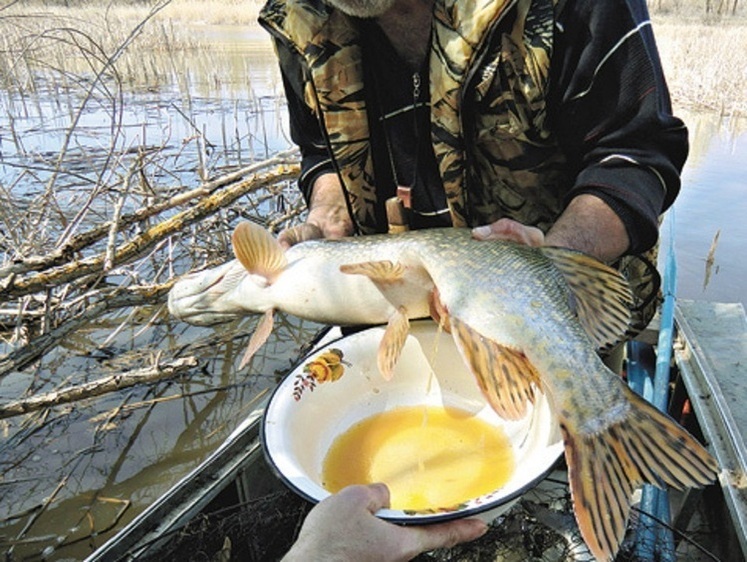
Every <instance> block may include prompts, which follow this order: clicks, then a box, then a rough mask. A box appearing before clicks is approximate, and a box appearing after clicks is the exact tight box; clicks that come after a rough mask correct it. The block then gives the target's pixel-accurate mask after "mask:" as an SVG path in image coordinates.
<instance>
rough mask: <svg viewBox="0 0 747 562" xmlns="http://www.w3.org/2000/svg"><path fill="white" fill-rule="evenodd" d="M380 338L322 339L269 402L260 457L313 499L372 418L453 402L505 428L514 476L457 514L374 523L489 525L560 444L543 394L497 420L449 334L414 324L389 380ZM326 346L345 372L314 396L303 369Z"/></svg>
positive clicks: (386, 513) (367, 334)
mask: <svg viewBox="0 0 747 562" xmlns="http://www.w3.org/2000/svg"><path fill="white" fill-rule="evenodd" d="M383 333H384V331H383V329H382V328H378V327H377V328H370V329H367V330H364V331H361V332H358V333H355V334H352V335H349V336H346V337H342V338H339V339H337V340H334V341H331V342H328V341H325V342H324V343H323V344H322V345H321V346H320V347H318V348H317V349H315V350H314V351H313V352H312V353H310V354H309V356H308V357H307V358H306V359H305V360H304V361H302V362H301V364H300V365H299V366H298V367H296V368H295V369H294V370H293V371H292V372H291V373H290V374H289V375H288V376H287V377H286V378H285V379H284V380H283V382H282V383H281V384H280V385H279V386H278V387H277V389H276V390H275V392H274V394H273V395H272V397H271V398H270V401H269V404H268V406H267V409H266V411H265V415H264V419H263V423H262V437H263V441H264V447H265V455H266V457H267V459H268V461H269V463H270V465H271V466H272V467H273V468H274V470H275V471H276V473H277V474H278V475H279V476H280V478H281V479H282V480H283V481H284V482H285V483H286V484H287V485H288V486H289V487H290V488H291V489H293V490H294V491H295V492H297V493H298V494H300V495H301V496H302V497H304V498H306V499H308V500H311V501H313V502H318V501H321V500H322V499H324V498H325V497H327V496H328V495H329V492H327V491H326V490H325V489H324V488H323V487H322V485H321V483H320V482H321V472H322V463H323V460H324V457H325V455H326V453H327V451H328V450H329V447H330V445H331V444H332V442H333V440H334V439H335V437H337V436H338V435H340V434H341V433H343V432H345V431H346V430H347V429H348V428H350V427H351V426H352V425H353V424H355V423H357V422H359V421H360V420H362V419H365V418H368V417H370V416H372V415H374V414H377V413H380V412H383V411H388V410H391V409H393V408H397V407H400V406H416V405H430V406H439V405H440V406H453V407H456V408H459V409H461V410H465V411H467V412H470V413H473V414H474V415H475V416H479V417H480V418H482V419H483V420H484V421H486V422H488V423H490V424H493V425H495V426H497V427H500V428H502V429H503V431H504V432H505V434H506V435H507V436H508V437H509V439H510V441H511V443H512V446H513V452H514V458H515V470H514V472H513V475H512V476H511V478H510V480H509V481H508V482H506V484H505V485H503V486H502V487H500V488H499V489H497V490H495V491H493V492H491V493H489V494H486V495H484V496H481V497H477V498H473V499H472V500H470V501H468V502H466V503H465V504H463V506H462V507H460V508H459V509H458V510H455V511H454V510H452V511H449V510H446V511H439V512H437V513H411V512H404V511H400V510H394V509H384V510H381V511H380V512H379V513H378V515H379V516H380V517H382V518H384V519H387V520H390V521H395V522H398V523H410V524H416V523H431V522H437V521H445V520H450V519H456V518H459V517H473V516H479V517H481V518H483V519H485V520H488V521H489V520H492V519H494V518H495V517H497V516H498V515H500V513H502V512H503V511H506V510H507V509H508V508H509V507H510V506H511V504H512V503H513V502H514V501H515V500H516V499H517V498H518V497H519V496H521V495H522V494H523V493H524V492H526V491H527V490H529V489H530V488H532V487H534V486H535V485H536V484H537V483H538V482H540V481H541V480H542V479H543V478H544V477H545V476H546V475H547V473H548V472H549V471H550V470H551V469H552V467H553V465H554V464H555V462H556V461H557V460H558V457H559V456H560V455H561V454H562V452H563V445H562V440H561V438H560V432H559V429H558V424H557V421H556V419H555V417H554V416H553V415H552V413H551V412H550V408H549V406H548V403H547V400H546V399H545V397H544V395H542V394H540V393H538V395H537V400H536V403H535V405H534V407H533V408H532V407H530V411H529V413H528V414H527V416H526V417H525V418H524V419H522V420H519V421H506V420H503V419H502V418H500V417H499V416H498V415H497V414H496V413H495V412H494V411H493V410H492V408H491V407H490V406H489V405H488V404H487V402H486V401H485V399H484V398H483V396H482V394H481V393H480V390H479V388H478V387H477V383H476V382H475V380H474V377H473V376H472V374H471V373H470V372H469V371H468V370H467V369H466V367H465V366H464V363H463V361H462V358H461V357H460V355H459V353H458V351H457V349H456V346H455V344H454V342H453V340H452V338H451V336H450V335H449V334H447V333H443V332H442V333H439V332H438V329H437V326H436V324H435V323H433V322H432V321H430V320H422V321H417V322H413V323H412V324H411V333H410V336H409V337H408V339H407V342H406V344H405V347H404V349H403V352H402V356H401V358H400V360H399V362H398V363H397V367H396V369H395V371H394V377H393V379H392V380H391V381H388V382H387V381H385V380H384V379H383V378H382V377H381V375H380V374H379V372H378V369H377V367H376V352H377V348H378V345H379V341H380V340H381V337H382V335H383ZM330 349H338V350H340V351H342V354H343V360H344V361H345V363H346V365H345V366H344V374H343V375H342V376H341V377H340V378H339V379H338V380H335V381H328V382H323V383H317V384H316V385H315V387H314V388H313V390H311V389H309V388H304V387H303V386H302V381H303V377H304V376H306V378H307V379H308V373H307V372H305V371H304V366H305V365H308V364H309V362H311V361H313V360H314V359H315V358H318V357H319V356H320V354H322V353H324V352H325V351H327V350H330ZM431 375H433V376H431ZM429 382H430V385H429ZM299 389H300V390H299ZM294 394H295V395H294ZM297 398H298V399H297Z"/></svg>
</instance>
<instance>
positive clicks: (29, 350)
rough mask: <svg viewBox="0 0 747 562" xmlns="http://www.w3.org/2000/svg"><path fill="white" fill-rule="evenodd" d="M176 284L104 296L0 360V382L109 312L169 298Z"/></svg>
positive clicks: (128, 290)
mask: <svg viewBox="0 0 747 562" xmlns="http://www.w3.org/2000/svg"><path fill="white" fill-rule="evenodd" d="M173 284H174V282H173V280H172V281H169V282H167V283H163V284H161V285H154V286H150V287H131V288H128V289H121V290H119V291H115V293H114V294H111V295H109V294H107V295H104V296H103V298H102V299H101V300H100V301H99V302H97V303H96V304H94V305H91V306H89V307H88V308H86V309H85V310H84V311H83V312H81V313H80V314H78V315H77V316H75V317H73V318H71V319H69V320H68V321H67V322H65V323H64V324H62V325H61V326H59V327H57V328H55V329H53V330H51V331H49V332H47V333H46V334H43V335H41V336H39V337H37V338H36V339H34V340H32V341H31V342H29V343H28V344H27V345H25V346H24V347H22V348H20V349H18V350H17V351H14V352H12V353H9V354H8V355H6V356H5V357H3V358H2V359H0V378H2V377H3V376H5V375H7V374H8V373H10V372H11V371H14V370H16V371H17V370H20V369H23V368H24V367H26V366H27V365H28V364H29V363H31V362H33V361H36V360H37V359H38V358H39V357H41V356H42V355H44V354H45V353H46V352H47V351H48V350H50V349H51V348H53V347H54V346H55V345H57V344H58V343H59V342H60V341H61V340H62V339H63V338H65V337H66V336H67V335H68V334H70V333H72V332H74V331H75V330H77V329H78V328H79V327H80V326H81V325H84V324H86V323H87V322H91V321H94V320H98V318H99V317H100V316H101V315H102V314H103V313H104V312H106V311H108V310H114V309H116V308H122V307H124V306H139V305H142V304H145V303H151V302H155V301H158V300H162V299H165V298H166V294H167V293H168V292H169V290H170V289H171V286H172V285H173Z"/></svg>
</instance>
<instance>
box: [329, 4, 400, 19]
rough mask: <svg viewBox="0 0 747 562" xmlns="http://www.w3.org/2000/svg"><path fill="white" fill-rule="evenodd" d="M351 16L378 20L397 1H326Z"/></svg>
mask: <svg viewBox="0 0 747 562" xmlns="http://www.w3.org/2000/svg"><path fill="white" fill-rule="evenodd" d="M325 1H326V2H327V3H328V4H329V5H330V6H332V7H334V8H337V9H338V10H340V11H341V12H344V13H346V14H348V15H349V16H355V17H358V18H377V17H379V16H380V15H382V14H383V13H384V12H386V11H387V10H389V8H391V7H392V6H393V5H394V3H395V2H396V1H397V0H325Z"/></svg>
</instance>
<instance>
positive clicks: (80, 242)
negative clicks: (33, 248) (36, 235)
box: [0, 150, 298, 295]
mask: <svg viewBox="0 0 747 562" xmlns="http://www.w3.org/2000/svg"><path fill="white" fill-rule="evenodd" d="M297 160H298V154H297V151H296V150H293V151H287V152H281V153H280V154H278V155H277V156H275V157H273V158H270V159H269V160H264V161H262V162H257V163H255V164H252V165H250V166H246V167H244V168H242V169H240V170H236V171H235V172H231V173H230V174H226V175H224V176H221V177H219V178H216V179H214V180H211V181H209V182H206V183H204V184H203V185H201V186H200V187H197V188H195V189H191V190H189V191H186V192H184V193H179V194H178V195H174V196H173V197H171V198H169V199H168V200H166V201H163V202H161V203H155V204H153V205H148V206H147V207H143V208H141V209H138V210H137V211H135V212H133V213H129V214H127V215H122V216H121V217H120V218H119V220H118V226H119V230H122V229H123V228H126V227H128V226H131V225H133V224H135V223H138V222H141V221H143V220H145V219H148V218H150V217H153V216H155V215H158V214H160V213H162V212H164V211H168V210H170V209H173V208H175V207H177V206H179V205H184V204H186V203H188V202H190V201H192V200H194V199H198V198H200V197H207V196H209V195H211V194H212V193H213V192H215V191H216V190H218V189H219V188H221V187H223V186H225V185H227V184H230V183H232V182H237V180H239V179H241V178H243V177H246V176H249V175H251V174H257V173H258V172H260V171H261V170H264V169H267V168H272V167H278V166H281V167H282V166H285V165H292V164H293V163H294V162H296V161H297ZM245 181H251V179H247V180H245ZM278 181H279V180H278ZM243 183H244V182H240V183H237V184H236V185H240V184H241V185H243ZM262 185H266V184H265V183H263V184H262ZM231 187H232V188H233V187H235V186H231ZM260 187H261V186H260ZM249 191H252V189H247V190H246V191H244V192H242V193H241V195H244V194H245V193H248V192H249ZM231 201H233V199H231ZM229 203H230V201H229ZM111 229H112V221H107V222H105V223H102V224H101V225H99V226H97V227H95V228H92V229H90V230H88V231H86V232H82V233H80V234H77V235H75V236H72V237H71V238H70V240H68V241H67V242H66V243H65V244H64V245H62V246H60V247H59V248H56V249H55V250H52V251H51V252H49V253H47V254H45V255H43V256H29V257H27V258H24V259H23V260H19V261H17V262H14V263H12V264H10V265H7V266H5V267H1V268H0V286H2V287H1V288H0V295H2V291H3V290H4V289H5V288H6V287H8V286H11V285H12V283H13V280H14V279H13V278H9V277H10V276H14V275H22V274H24V273H27V272H30V271H42V270H44V269H48V268H51V267H56V266H60V265H63V264H65V263H67V262H69V261H70V260H71V259H72V257H73V256H74V255H75V254H76V253H77V252H79V251H81V250H82V249H84V248H86V247H88V246H90V245H91V244H94V243H95V242H98V241H99V240H101V239H103V238H104V237H106V236H107V235H108V234H109V232H110V231H111Z"/></svg>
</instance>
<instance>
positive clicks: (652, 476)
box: [559, 381, 718, 560]
mask: <svg viewBox="0 0 747 562" xmlns="http://www.w3.org/2000/svg"><path fill="white" fill-rule="evenodd" d="M620 384H621V385H623V388H624V390H623V392H624V394H625V395H626V397H627V398H628V400H629V402H630V407H629V408H628V411H627V412H626V413H625V415H624V417H622V419H621V421H617V422H614V423H611V424H609V425H608V426H607V427H606V428H604V429H601V430H600V429H596V430H594V431H589V432H588V433H587V434H580V433H579V432H577V431H574V428H573V426H572V424H570V423H569V422H568V420H567V419H565V418H564V417H563V416H562V415H561V416H559V418H560V420H559V421H560V428H561V432H562V434H563V440H564V441H565V457H566V462H567V464H568V476H569V480H570V486H571V496H572V498H573V505H574V512H575V514H576V521H577V522H578V526H579V529H580V531H581V536H583V538H584V541H585V542H586V544H587V545H588V546H589V549H590V550H591V552H592V554H593V555H594V556H595V557H596V558H597V560H612V558H613V557H614V555H615V554H616V553H617V551H618V549H619V547H620V543H621V541H622V539H623V538H624V534H625V528H626V526H627V522H628V515H629V513H630V498H631V495H632V493H633V491H634V490H635V489H636V488H637V487H639V486H640V485H641V484H642V483H649V484H653V485H655V486H658V487H660V488H663V487H664V485H665V484H668V485H670V486H674V487H675V488H678V489H682V488H684V487H686V486H693V487H700V486H704V485H706V484H708V483H709V482H712V481H713V480H714V479H715V478H716V473H717V470H718V465H717V464H716V461H715V459H714V458H713V457H712V456H711V455H710V454H709V453H708V452H707V451H706V450H705V448H704V447H703V446H702V445H701V444H700V443H699V442H698V441H697V440H696V439H695V438H694V437H693V436H692V435H690V434H689V433H688V432H687V431H686V430H685V429H684V428H682V427H681V426H680V425H679V424H677V422H675V421H674V420H673V419H672V418H670V417H669V416H667V415H666V414H664V413H663V412H660V411H659V410H657V409H656V408H655V407H654V406H652V405H651V404H650V403H649V402H647V401H646V400H644V399H643V398H641V397H640V396H638V395H637V394H635V392H633V391H632V390H630V389H629V388H628V387H627V386H625V385H624V383H623V382H622V381H621V382H620Z"/></svg>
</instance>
